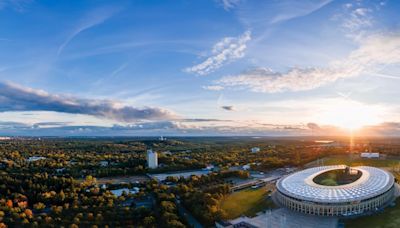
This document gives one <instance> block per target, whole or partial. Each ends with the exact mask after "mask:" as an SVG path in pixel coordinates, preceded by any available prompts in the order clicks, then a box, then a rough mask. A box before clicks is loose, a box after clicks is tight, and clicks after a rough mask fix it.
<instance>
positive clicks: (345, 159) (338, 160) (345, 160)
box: [323, 155, 400, 167]
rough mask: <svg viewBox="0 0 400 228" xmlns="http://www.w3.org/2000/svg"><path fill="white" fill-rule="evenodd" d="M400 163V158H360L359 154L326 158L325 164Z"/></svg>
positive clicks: (380, 164) (375, 164)
mask: <svg viewBox="0 0 400 228" xmlns="http://www.w3.org/2000/svg"><path fill="white" fill-rule="evenodd" d="M399 164H400V160H399V159H390V158H388V159H371V158H370V159H368V158H360V157H358V156H357V155H353V157H351V156H349V155H340V156H332V157H327V158H324V161H323V165H348V166H362V165H366V166H374V167H392V166H396V165H399Z"/></svg>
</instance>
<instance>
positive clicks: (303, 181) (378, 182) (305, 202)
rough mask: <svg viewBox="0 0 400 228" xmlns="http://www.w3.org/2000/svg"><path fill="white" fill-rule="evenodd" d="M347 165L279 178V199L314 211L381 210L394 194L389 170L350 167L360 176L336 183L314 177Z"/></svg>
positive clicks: (341, 213)
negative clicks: (334, 184) (352, 179)
mask: <svg viewBox="0 0 400 228" xmlns="http://www.w3.org/2000/svg"><path fill="white" fill-rule="evenodd" d="M346 168H347V169H349V168H348V167H346V166H344V165H340V166H321V167H315V168H309V169H305V170H302V171H299V172H296V173H294V174H291V175H289V176H286V177H283V178H281V179H280V180H278V182H277V191H276V194H275V199H276V201H277V202H278V203H279V204H280V205H281V206H284V207H286V208H289V209H291V210H294V211H297V212H302V213H306V214H311V215H320V216H355V215H361V214H365V213H368V212H373V211H377V210H380V209H381V208H383V207H385V206H386V205H388V204H389V203H390V202H392V201H393V200H394V198H395V180H394V177H393V175H392V174H390V173H389V172H387V171H385V170H382V169H379V168H375V167H369V166H359V167H352V168H350V169H351V170H352V171H356V172H357V173H359V172H361V175H360V176H359V177H357V178H358V179H356V180H354V181H352V182H351V183H346V184H342V185H336V186H328V185H322V184H321V183H317V182H316V181H315V178H316V177H317V176H319V175H321V174H324V173H327V172H329V171H333V172H335V171H336V170H344V169H346Z"/></svg>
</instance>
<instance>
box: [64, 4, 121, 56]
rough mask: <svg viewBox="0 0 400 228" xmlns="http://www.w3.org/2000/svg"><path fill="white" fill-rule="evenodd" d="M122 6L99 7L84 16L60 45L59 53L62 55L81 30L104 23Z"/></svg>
mask: <svg viewBox="0 0 400 228" xmlns="http://www.w3.org/2000/svg"><path fill="white" fill-rule="evenodd" d="M119 10H120V8H117V7H103V8H97V9H95V10H93V11H91V12H89V13H88V14H87V15H86V16H84V17H83V18H82V19H81V21H80V22H79V24H78V25H77V26H76V27H75V28H74V30H73V31H72V32H71V33H70V34H69V35H68V37H67V39H65V41H64V42H63V43H62V44H61V45H60V46H59V47H58V50H57V55H60V54H61V52H62V51H63V50H64V48H65V47H66V46H67V45H68V44H69V43H70V42H71V41H72V40H73V39H74V38H75V37H76V36H77V35H79V34H80V33H81V32H83V31H85V30H88V29H90V28H92V27H94V26H96V25H99V24H102V23H104V22H105V21H106V20H108V19H109V18H110V17H112V16H113V15H114V14H115V13H117V12H118V11H119Z"/></svg>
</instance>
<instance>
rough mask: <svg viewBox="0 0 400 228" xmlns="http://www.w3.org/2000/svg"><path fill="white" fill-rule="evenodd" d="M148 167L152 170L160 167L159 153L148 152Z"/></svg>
mask: <svg viewBox="0 0 400 228" xmlns="http://www.w3.org/2000/svg"><path fill="white" fill-rule="evenodd" d="M147 166H148V167H149V168H150V169H155V168H157V167H158V155H157V152H153V151H152V150H147Z"/></svg>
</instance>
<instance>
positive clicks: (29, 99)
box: [0, 83, 175, 122]
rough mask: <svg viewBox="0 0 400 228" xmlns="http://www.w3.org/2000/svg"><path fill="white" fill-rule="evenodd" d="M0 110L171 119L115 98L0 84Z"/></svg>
mask: <svg viewBox="0 0 400 228" xmlns="http://www.w3.org/2000/svg"><path fill="white" fill-rule="evenodd" d="M0 104H1V105H0V111H1V112H6V111H55V112H64V113H73V114H86V115H92V116H96V117H101V118H107V119H112V120H117V121H121V122H134V121H137V120H155V119H172V118H175V116H174V114H173V113H172V112H170V111H167V110H164V109H161V108H151V107H144V108H136V107H131V106H126V105H123V104H121V103H118V102H116V101H110V100H98V99H84V98H76V97H72V96H67V95H57V94H49V93H47V92H46V91H43V90H35V89H32V88H27V87H22V86H20V85H17V84H12V83H0Z"/></svg>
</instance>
